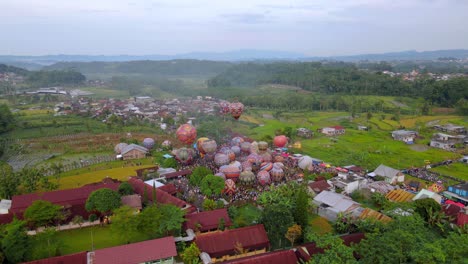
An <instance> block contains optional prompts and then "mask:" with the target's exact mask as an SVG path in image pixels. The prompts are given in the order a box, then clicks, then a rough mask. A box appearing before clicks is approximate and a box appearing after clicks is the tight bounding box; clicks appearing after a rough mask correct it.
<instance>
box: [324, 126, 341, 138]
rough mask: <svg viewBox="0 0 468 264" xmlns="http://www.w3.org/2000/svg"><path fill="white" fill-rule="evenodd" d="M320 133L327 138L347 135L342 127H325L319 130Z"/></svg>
mask: <svg viewBox="0 0 468 264" xmlns="http://www.w3.org/2000/svg"><path fill="white" fill-rule="evenodd" d="M319 131H320V132H321V133H322V134H324V135H327V136H339V135H344V133H345V128H344V127H342V126H332V127H324V128H322V129H319Z"/></svg>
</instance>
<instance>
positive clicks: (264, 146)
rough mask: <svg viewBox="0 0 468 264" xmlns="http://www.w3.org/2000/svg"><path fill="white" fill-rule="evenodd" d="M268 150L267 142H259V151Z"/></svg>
mask: <svg viewBox="0 0 468 264" xmlns="http://www.w3.org/2000/svg"><path fill="white" fill-rule="evenodd" d="M267 149H268V143H266V142H265V141H260V142H258V150H260V151H266V150H267Z"/></svg>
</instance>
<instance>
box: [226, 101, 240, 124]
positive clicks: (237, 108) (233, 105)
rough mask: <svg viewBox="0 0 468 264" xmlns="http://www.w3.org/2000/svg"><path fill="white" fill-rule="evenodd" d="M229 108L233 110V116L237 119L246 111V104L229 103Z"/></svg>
mask: <svg viewBox="0 0 468 264" xmlns="http://www.w3.org/2000/svg"><path fill="white" fill-rule="evenodd" d="M229 110H230V111H231V115H232V117H234V119H236V120H237V119H239V117H240V116H241V115H242V112H243V111H244V105H243V104H242V103H241V102H234V103H231V104H230V105H229Z"/></svg>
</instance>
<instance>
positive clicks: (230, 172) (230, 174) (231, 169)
mask: <svg viewBox="0 0 468 264" xmlns="http://www.w3.org/2000/svg"><path fill="white" fill-rule="evenodd" d="M219 171H220V172H222V173H224V175H226V179H232V180H233V181H237V179H238V178H239V175H240V173H241V170H240V169H239V168H238V167H236V166H232V165H228V166H225V167H224V166H223V168H222V169H221V168H220V169H219Z"/></svg>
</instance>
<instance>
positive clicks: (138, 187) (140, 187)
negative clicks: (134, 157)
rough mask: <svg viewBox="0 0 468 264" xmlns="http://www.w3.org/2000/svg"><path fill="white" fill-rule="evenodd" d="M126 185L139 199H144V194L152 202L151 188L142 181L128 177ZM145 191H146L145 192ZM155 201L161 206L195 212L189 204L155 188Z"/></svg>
mask: <svg viewBox="0 0 468 264" xmlns="http://www.w3.org/2000/svg"><path fill="white" fill-rule="evenodd" d="M128 183H129V184H130V185H131V186H132V187H133V190H134V191H135V193H137V194H139V195H141V197H145V192H146V196H147V198H148V201H151V202H152V201H153V195H152V192H153V187H151V186H149V185H148V184H146V183H145V182H143V181H142V180H140V179H138V178H135V177H130V179H129V180H128ZM145 189H146V191H145ZM155 192H156V201H157V202H158V203H161V204H173V205H175V206H177V207H179V208H181V209H183V210H187V212H188V213H191V212H194V211H196V208H195V207H194V206H192V205H190V204H189V203H187V202H185V201H184V200H181V199H179V198H177V197H175V196H172V195H170V194H169V193H167V192H165V191H163V190H162V189H160V188H156V190H155Z"/></svg>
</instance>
